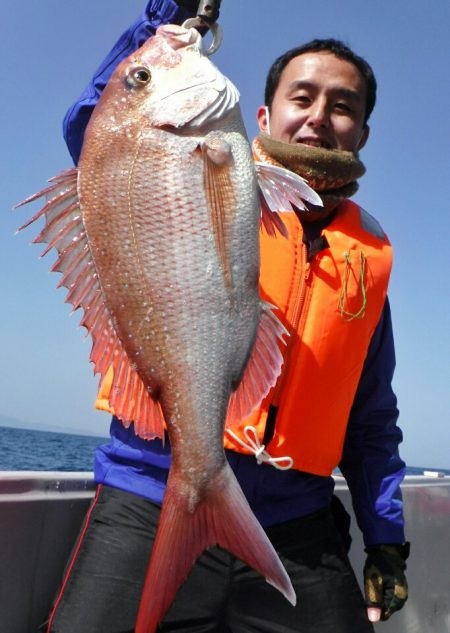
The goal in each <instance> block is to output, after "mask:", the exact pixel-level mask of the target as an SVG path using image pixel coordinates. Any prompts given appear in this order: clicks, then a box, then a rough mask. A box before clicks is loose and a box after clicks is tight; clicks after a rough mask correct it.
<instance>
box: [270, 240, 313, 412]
mask: <svg viewBox="0 0 450 633" xmlns="http://www.w3.org/2000/svg"><path fill="white" fill-rule="evenodd" d="M299 239H301V240H302V242H301V260H300V267H301V276H300V280H299V288H298V292H297V293H296V296H295V301H294V303H293V305H292V309H290V310H289V311H288V313H287V314H286V320H287V322H288V323H289V326H290V330H291V331H292V332H293V336H296V337H297V336H298V337H299V338H300V339H301V337H302V335H303V330H304V328H305V324H306V316H307V312H308V310H307V309H305V308H307V306H308V305H309V301H310V296H311V292H310V291H311V278H312V276H311V274H312V266H311V262H309V261H308V248H307V246H306V244H305V243H304V242H303V236H302V234H301V233H300V235H299ZM297 271H298V268H297V269H296V271H295V274H297ZM292 349H293V343H291V344H289V341H288V348H287V350H286V356H285V361H284V366H283V370H282V373H281V376H280V378H279V380H278V382H277V385H276V387H275V393H274V397H273V400H272V404H273V405H274V406H276V407H278V406H279V403H280V396H281V394H282V391H283V387H284V384H285V382H286V378H287V375H288V373H289V364H290V357H291V354H292Z"/></svg>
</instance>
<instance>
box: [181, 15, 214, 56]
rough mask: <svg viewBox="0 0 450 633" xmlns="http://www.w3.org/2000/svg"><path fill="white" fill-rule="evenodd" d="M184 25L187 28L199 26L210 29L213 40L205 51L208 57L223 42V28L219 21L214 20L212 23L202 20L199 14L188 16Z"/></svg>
mask: <svg viewBox="0 0 450 633" xmlns="http://www.w3.org/2000/svg"><path fill="white" fill-rule="evenodd" d="M182 26H183V28H185V29H190V28H197V27H206V28H208V29H210V31H211V33H212V35H213V41H212V42H211V44H210V46H209V48H208V49H207V50H205V51H204V53H205V55H206V56H207V57H210V55H213V54H214V53H215V52H216V51H217V50H218V48H219V47H220V45H221V44H222V29H221V28H220V26H219V25H218V24H217V22H212V23H211V24H210V23H209V22H205V21H204V20H202V19H201V17H199V16H197V17H196V18H188V19H187V20H186V21H185V22H183V24H182Z"/></svg>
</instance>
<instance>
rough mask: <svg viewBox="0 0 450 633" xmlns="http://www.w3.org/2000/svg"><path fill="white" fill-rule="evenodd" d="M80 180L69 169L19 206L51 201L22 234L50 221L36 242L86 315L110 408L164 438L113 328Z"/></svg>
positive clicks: (156, 409)
mask: <svg viewBox="0 0 450 633" xmlns="http://www.w3.org/2000/svg"><path fill="white" fill-rule="evenodd" d="M77 180H78V171H77V169H76V168H73V169H69V170H66V171H65V172H62V174H60V175H59V176H56V177H55V178H52V179H51V181H50V182H51V183H52V184H51V185H50V186H49V187H46V188H45V189H43V190H41V191H39V192H38V193H36V194H34V195H33V196H30V197H29V198H27V199H26V200H24V201H23V202H21V203H20V204H18V205H17V206H21V205H23V204H27V203H28V202H32V201H34V200H38V199H39V198H43V197H45V198H46V203H45V204H44V206H43V207H42V208H41V209H40V210H39V211H38V212H37V213H36V214H35V215H34V216H33V217H32V218H31V219H30V220H29V221H28V222H26V223H25V224H23V225H22V226H21V227H20V228H19V229H18V230H19V231H20V230H22V229H24V228H26V227H27V226H29V225H30V224H32V223H33V222H35V221H36V220H37V219H38V218H40V217H44V218H45V225H44V228H43V229H42V230H41V232H40V233H39V235H38V236H37V237H36V238H35V239H34V240H33V241H34V242H39V243H41V242H44V243H46V244H47V247H46V248H45V250H44V252H43V253H42V255H46V254H47V253H48V252H49V251H50V250H51V249H52V248H55V249H56V251H57V252H58V258H57V260H56V262H55V263H54V264H53V266H52V268H51V270H52V271H57V272H60V273H62V277H61V279H60V281H59V283H58V287H60V286H64V287H66V288H67V290H68V294H67V297H66V302H68V303H71V304H72V306H73V309H74V310H77V309H78V308H82V310H83V312H84V314H83V317H82V319H81V322H80V325H82V326H83V327H85V328H86V330H87V332H88V334H90V335H91V338H92V350H91V355H90V360H91V361H92V362H93V364H94V372H95V373H98V374H99V375H100V384H101V385H102V384H103V383H104V381H105V380H110V381H111V389H110V395H109V403H110V407H111V409H112V410H113V411H114V413H115V415H116V416H117V417H118V418H120V419H121V420H122V422H123V423H124V425H125V426H129V425H130V423H131V422H134V425H135V426H134V428H135V431H136V433H137V434H138V435H139V436H141V437H144V438H146V439H151V438H154V437H164V419H163V416H162V412H161V408H160V406H159V404H158V403H157V402H156V401H155V400H154V399H153V398H152V396H151V393H150V391H149V390H148V389H147V388H146V387H145V385H144V383H143V382H142V380H141V379H140V377H139V375H138V373H137V371H136V368H135V367H134V366H133V365H132V364H131V363H130V361H129V359H128V356H127V355H126V352H125V350H124V349H123V346H122V344H121V342H120V340H119V338H118V336H117V334H116V332H115V330H114V327H113V324H112V321H111V317H110V314H109V312H108V308H107V305H106V303H105V299H104V296H103V292H102V289H101V286H100V283H99V279H98V276H97V271H96V268H95V264H94V260H93V258H92V255H91V252H90V248H89V243H88V240H87V237H86V232H85V229H84V224H83V219H82V213H81V210H80V204H79V200H78V191H77Z"/></svg>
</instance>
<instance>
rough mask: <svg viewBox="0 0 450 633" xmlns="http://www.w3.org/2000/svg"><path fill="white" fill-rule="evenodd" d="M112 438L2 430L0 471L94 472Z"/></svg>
mask: <svg viewBox="0 0 450 633" xmlns="http://www.w3.org/2000/svg"><path fill="white" fill-rule="evenodd" d="M107 442H108V438H105V437H96V436H92V435H73V434H70V433H54V432H48V431H35V430H32V431H31V430H28V429H18V428H10V427H6V426H0V470H62V471H92V470H93V468H94V451H95V449H96V447H97V446H99V445H100V444H106V443H107Z"/></svg>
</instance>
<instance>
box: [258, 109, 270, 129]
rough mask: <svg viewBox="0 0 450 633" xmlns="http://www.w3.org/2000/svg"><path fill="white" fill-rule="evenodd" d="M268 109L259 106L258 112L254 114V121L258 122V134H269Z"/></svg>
mask: <svg viewBox="0 0 450 633" xmlns="http://www.w3.org/2000/svg"><path fill="white" fill-rule="evenodd" d="M268 114H269V109H268V107H267V106H263V105H262V106H259V108H258V111H257V113H256V120H257V122H258V127H259V131H260V132H264V133H265V134H269V116H268Z"/></svg>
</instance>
